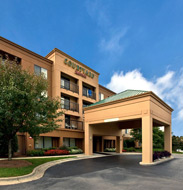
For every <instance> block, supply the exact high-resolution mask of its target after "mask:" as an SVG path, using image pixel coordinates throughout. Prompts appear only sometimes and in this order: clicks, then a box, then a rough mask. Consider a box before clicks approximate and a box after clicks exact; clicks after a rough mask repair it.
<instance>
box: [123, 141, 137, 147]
mask: <svg viewBox="0 0 183 190" xmlns="http://www.w3.org/2000/svg"><path fill="white" fill-rule="evenodd" d="M123 143H124V147H125V148H131V147H135V142H134V140H133V139H127V140H124V142H123Z"/></svg>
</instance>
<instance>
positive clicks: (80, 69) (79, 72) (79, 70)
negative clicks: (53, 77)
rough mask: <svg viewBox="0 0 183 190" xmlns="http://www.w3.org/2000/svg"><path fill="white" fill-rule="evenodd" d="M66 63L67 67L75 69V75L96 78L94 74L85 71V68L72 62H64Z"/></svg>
mask: <svg viewBox="0 0 183 190" xmlns="http://www.w3.org/2000/svg"><path fill="white" fill-rule="evenodd" d="M64 63H65V64H66V65H68V66H69V67H72V68H73V69H75V74H77V75H79V76H82V77H84V78H86V76H88V77H90V78H92V79H93V78H94V74H93V73H91V72H90V71H88V70H87V69H84V68H83V67H80V66H79V65H77V64H75V63H74V62H72V61H68V60H67V59H65V60H64Z"/></svg>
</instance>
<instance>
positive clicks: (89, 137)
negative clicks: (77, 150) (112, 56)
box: [85, 123, 93, 155]
mask: <svg viewBox="0 0 183 190" xmlns="http://www.w3.org/2000/svg"><path fill="white" fill-rule="evenodd" d="M90 128H91V126H90V125H89V124H88V123H85V154H86V155H92V154H93V134H92V133H91V129H90Z"/></svg>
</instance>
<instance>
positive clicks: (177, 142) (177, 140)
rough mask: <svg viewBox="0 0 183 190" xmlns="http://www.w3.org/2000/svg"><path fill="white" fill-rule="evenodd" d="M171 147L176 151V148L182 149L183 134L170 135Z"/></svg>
mask: <svg viewBox="0 0 183 190" xmlns="http://www.w3.org/2000/svg"><path fill="white" fill-rule="evenodd" d="M172 149H173V150H174V151H176V150H177V149H182V150H183V136H180V137H179V136H175V135H173V136H172Z"/></svg>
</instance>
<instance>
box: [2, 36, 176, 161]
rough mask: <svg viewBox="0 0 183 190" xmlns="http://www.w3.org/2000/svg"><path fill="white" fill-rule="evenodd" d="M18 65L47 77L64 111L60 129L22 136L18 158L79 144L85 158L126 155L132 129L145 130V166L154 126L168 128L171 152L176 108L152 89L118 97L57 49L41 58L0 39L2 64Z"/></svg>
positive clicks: (51, 93) (166, 142)
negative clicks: (35, 137)
mask: <svg viewBox="0 0 183 190" xmlns="http://www.w3.org/2000/svg"><path fill="white" fill-rule="evenodd" d="M7 60H8V62H11V61H16V62H17V64H21V66H22V68H23V69H25V70H29V71H30V72H32V73H35V74H40V73H43V74H44V75H45V77H46V78H47V80H48V82H49V88H48V91H47V95H48V96H50V97H53V98H56V97H59V98H60V103H61V108H62V110H63V112H64V114H63V115H62V122H61V123H60V128H58V129H56V130H54V131H52V132H49V133H45V134H41V135H40V138H39V139H38V140H37V141H36V142H34V140H33V138H32V137H31V136H30V135H29V134H28V133H23V134H22V133H18V134H17V136H18V147H19V150H18V154H21V155H23V154H26V152H27V151H28V150H33V149H40V148H50V147H60V146H62V145H66V146H77V147H79V148H81V149H83V150H84V152H85V154H86V155H91V154H93V152H103V151H104V148H107V147H116V152H118V153H121V152H122V149H123V140H124V139H125V138H130V135H129V131H130V130H128V129H133V128H142V162H141V164H151V163H152V162H153V160H152V155H153V127H159V126H164V149H165V150H167V151H169V152H170V153H171V152H172V138H171V115H172V111H173V109H172V108H171V107H170V106H169V105H168V104H166V103H165V102H164V101H163V100H161V99H160V98H159V97H158V96H157V95H156V94H154V93H153V92H151V91H141V90H126V91H124V92H121V93H119V94H115V93H114V92H113V91H111V90H109V89H107V88H105V87H104V86H102V85H100V84H99V73H98V72H96V71H95V70H93V69H92V68H90V67H88V66H87V65H84V64H83V63H81V62H80V61H78V60H76V59H74V58H73V57H71V56H69V55H67V54H66V53H64V52H62V51H61V50H59V49H57V48H55V49H53V50H52V51H51V52H50V53H49V54H48V55H47V56H46V57H43V56H40V55H38V54H36V53H34V52H32V51H30V50H28V49H26V48H23V47H21V46H19V45H17V44H15V43H13V42H11V41H9V40H7V39H5V38H3V37H0V62H1V63H3V62H6V61H7Z"/></svg>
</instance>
